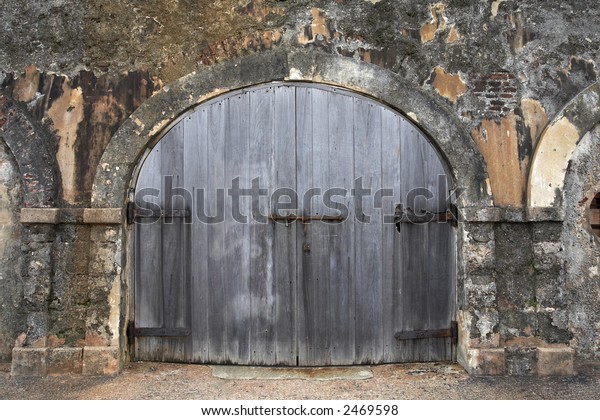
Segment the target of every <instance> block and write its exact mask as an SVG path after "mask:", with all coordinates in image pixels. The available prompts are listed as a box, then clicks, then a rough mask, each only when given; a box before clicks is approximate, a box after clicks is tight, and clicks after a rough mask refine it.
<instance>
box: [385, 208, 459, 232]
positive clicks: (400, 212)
mask: <svg viewBox="0 0 600 420" xmlns="http://www.w3.org/2000/svg"><path fill="white" fill-rule="evenodd" d="M457 214H458V213H457V208H456V207H455V206H454V205H453V206H451V207H450V208H449V209H447V210H446V211H442V212H439V213H433V212H429V211H425V212H422V213H415V211H414V210H413V209H410V208H409V209H406V210H405V209H404V208H403V207H402V205H401V204H398V205H397V206H396V210H395V212H394V223H395V224H396V229H398V232H400V226H401V224H402V223H413V224H418V225H419V224H425V223H430V222H444V223H448V222H449V223H450V224H451V225H452V226H454V227H456V226H458V219H457V217H456V215H457Z"/></svg>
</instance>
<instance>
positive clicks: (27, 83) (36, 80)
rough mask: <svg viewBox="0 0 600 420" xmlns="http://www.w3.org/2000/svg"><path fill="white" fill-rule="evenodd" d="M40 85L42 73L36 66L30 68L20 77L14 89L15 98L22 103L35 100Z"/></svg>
mask: <svg viewBox="0 0 600 420" xmlns="http://www.w3.org/2000/svg"><path fill="white" fill-rule="evenodd" d="M39 84H40V72H39V71H38V70H37V68H36V67H35V66H33V65H32V66H29V67H27V68H26V69H25V73H24V74H22V75H21V76H19V78H18V79H17V80H16V82H15V87H14V89H13V93H12V95H13V98H14V99H15V100H17V101H20V102H29V101H31V100H33V99H35V97H36V94H37V90H38V86H39Z"/></svg>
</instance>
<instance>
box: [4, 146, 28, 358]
mask: <svg viewBox="0 0 600 420" xmlns="http://www.w3.org/2000/svg"><path fill="white" fill-rule="evenodd" d="M21 184H22V182H21V179H20V176H19V168H18V165H17V161H16V159H15V156H14V155H13V153H12V152H11V151H10V149H9V148H8V146H7V144H6V142H5V141H3V140H2V139H1V138H0V296H2V302H3V304H2V305H1V306H0V361H3V362H5V361H7V360H10V358H11V352H12V348H13V346H14V341H15V337H16V336H17V335H18V333H19V332H21V331H24V326H25V324H26V315H25V314H24V313H23V312H22V311H21V310H19V308H20V306H21V305H22V304H23V302H22V296H23V284H22V279H21V276H20V269H19V266H18V264H15V261H18V260H19V258H20V253H21V246H22V229H21V225H20V223H19V208H20V206H21V204H22V200H23V190H22V187H21Z"/></svg>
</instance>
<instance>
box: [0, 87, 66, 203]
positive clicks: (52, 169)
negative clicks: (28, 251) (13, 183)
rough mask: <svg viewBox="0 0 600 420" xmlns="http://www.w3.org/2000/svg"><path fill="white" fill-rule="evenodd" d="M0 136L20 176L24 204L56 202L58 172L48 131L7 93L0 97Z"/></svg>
mask: <svg viewBox="0 0 600 420" xmlns="http://www.w3.org/2000/svg"><path fill="white" fill-rule="evenodd" d="M1 114H4V116H3V119H4V124H1V125H0V137H1V138H2V139H3V140H4V141H5V143H6V145H7V146H8V148H9V149H10V151H11V152H12V154H13V156H14V157H15V160H16V162H17V166H18V167H19V173H20V177H21V185H22V188H23V206H24V207H53V206H55V205H56V197H57V185H58V175H57V170H56V158H55V156H54V155H52V153H51V152H50V148H49V147H50V144H51V141H50V138H49V137H50V135H49V134H48V133H47V132H46V131H45V130H44V129H43V128H42V127H39V126H38V125H37V123H36V122H35V121H33V119H32V118H31V117H30V116H29V115H28V114H27V112H25V111H24V110H22V109H21V108H20V107H19V106H18V105H17V104H16V103H14V102H13V101H12V100H11V99H10V98H9V97H7V96H2V97H1V99H0V116H1Z"/></svg>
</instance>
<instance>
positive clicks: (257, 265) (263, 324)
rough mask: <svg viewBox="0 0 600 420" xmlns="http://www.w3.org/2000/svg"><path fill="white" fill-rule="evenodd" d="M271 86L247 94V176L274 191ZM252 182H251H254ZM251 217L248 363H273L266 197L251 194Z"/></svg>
mask: <svg viewBox="0 0 600 420" xmlns="http://www.w3.org/2000/svg"><path fill="white" fill-rule="evenodd" d="M273 89H274V88H272V87H264V88H260V89H256V90H252V91H250V93H249V133H250V139H249V140H250V141H249V149H250V150H249V155H248V158H249V161H250V168H251V172H250V176H249V178H250V179H252V180H254V179H255V178H258V180H259V183H258V186H259V187H260V188H261V189H266V190H267V191H268V192H271V193H272V192H273V179H274V173H273V169H274V168H273V159H274V156H273V153H274V150H273V148H274V136H273V125H274V96H275V95H274V92H273ZM253 182H254V181H253ZM252 209H253V210H254V209H258V214H252V215H251V218H250V225H249V227H250V232H249V233H250V244H251V248H250V297H251V300H250V305H251V306H250V325H249V327H250V363H251V364H254V365H257V364H266V365H273V364H275V361H276V359H275V328H276V323H277V319H276V318H275V300H276V296H275V293H276V292H275V279H274V277H273V263H274V261H273V229H274V226H273V224H272V223H270V222H269V219H267V216H268V215H269V214H270V213H271V212H270V208H269V202H268V197H267V196H260V195H258V196H253V197H252Z"/></svg>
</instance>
